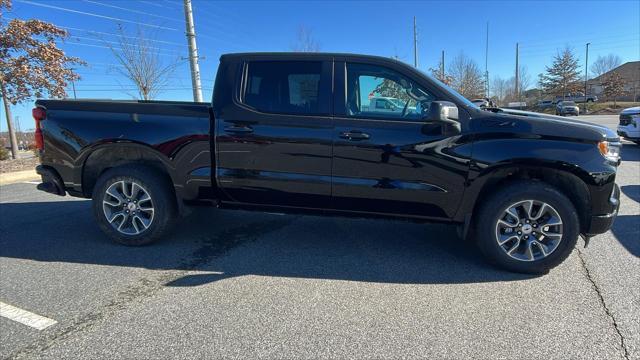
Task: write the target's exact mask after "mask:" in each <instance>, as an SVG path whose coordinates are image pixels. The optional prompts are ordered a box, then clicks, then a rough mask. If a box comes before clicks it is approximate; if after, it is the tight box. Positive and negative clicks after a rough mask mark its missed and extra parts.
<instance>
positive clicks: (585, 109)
mask: <svg viewBox="0 0 640 360" xmlns="http://www.w3.org/2000/svg"><path fill="white" fill-rule="evenodd" d="M589 45H591V43H587V54H586V56H585V58H584V112H585V113H586V112H587V78H588V77H589V73H588V72H587V69H588V68H589ZM634 100H635V99H634Z"/></svg>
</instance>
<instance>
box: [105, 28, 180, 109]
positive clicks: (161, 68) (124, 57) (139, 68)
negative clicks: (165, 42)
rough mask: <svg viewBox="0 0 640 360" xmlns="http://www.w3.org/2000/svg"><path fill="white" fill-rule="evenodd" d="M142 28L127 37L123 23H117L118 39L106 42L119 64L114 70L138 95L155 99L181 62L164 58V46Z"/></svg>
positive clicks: (145, 98) (147, 98)
mask: <svg viewBox="0 0 640 360" xmlns="http://www.w3.org/2000/svg"><path fill="white" fill-rule="evenodd" d="M151 43H152V41H151V40H150V39H149V38H147V37H146V36H145V34H144V32H143V31H142V29H141V28H139V27H138V28H137V31H136V36H127V34H126V32H125V29H124V27H123V26H121V25H119V26H118V40H117V41H116V42H115V45H114V43H113V42H105V44H106V45H107V46H108V47H109V49H111V53H112V54H113V56H114V57H115V58H116V60H117V62H118V64H119V65H120V66H117V67H115V71H116V72H118V73H120V74H121V75H122V76H124V77H125V78H127V79H128V80H129V81H131V82H132V83H133V85H135V87H136V89H137V91H138V96H137V97H138V98H139V99H142V100H151V99H154V98H155V97H156V96H158V94H159V93H160V92H162V89H163V88H164V87H165V86H166V85H167V83H168V82H169V77H170V76H171V74H172V73H173V72H174V71H175V69H176V67H177V66H178V64H179V59H178V58H176V59H173V60H168V61H163V59H162V55H161V51H160V50H161V48H159V47H157V46H153V45H152V44H151Z"/></svg>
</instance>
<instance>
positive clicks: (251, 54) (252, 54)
mask: <svg viewBox="0 0 640 360" xmlns="http://www.w3.org/2000/svg"><path fill="white" fill-rule="evenodd" d="M237 57H282V58H287V59H289V58H314V57H324V58H327V57H341V58H352V59H353V58H359V59H375V60H385V61H395V62H398V63H401V64H405V65H406V63H404V62H402V61H399V60H396V59H394V58H392V57H385V56H377V55H362V54H350V53H328V52H245V53H228V54H223V55H222V56H220V59H221V60H222V59H223V58H237Z"/></svg>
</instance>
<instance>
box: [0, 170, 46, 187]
mask: <svg viewBox="0 0 640 360" xmlns="http://www.w3.org/2000/svg"><path fill="white" fill-rule="evenodd" d="M38 179H40V175H38V174H36V171H35V170H24V171H13V172H8V173H2V174H0V185H7V184H14V183H17V182H21V181H30V180H38Z"/></svg>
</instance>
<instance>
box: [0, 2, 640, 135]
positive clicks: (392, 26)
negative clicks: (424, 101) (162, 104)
mask: <svg viewBox="0 0 640 360" xmlns="http://www.w3.org/2000/svg"><path fill="white" fill-rule="evenodd" d="M192 3H193V12H194V19H195V28H196V34H197V44H198V50H199V55H200V56H201V57H202V59H201V60H200V71H201V76H202V86H203V97H204V99H205V101H206V100H208V99H210V98H211V94H212V89H213V81H214V78H215V72H216V70H217V66H218V60H219V57H220V55H221V54H224V53H229V52H252V51H291V50H292V47H293V46H294V44H295V43H296V38H297V32H298V28H299V27H300V26H304V27H305V28H307V29H310V30H311V31H312V34H313V37H314V38H315V40H316V41H317V42H318V43H319V46H320V50H321V51H327V52H349V53H362V54H371V55H380V56H389V57H392V56H393V57H395V56H397V57H398V58H399V59H400V60H401V61H405V62H407V63H413V17H414V16H415V17H416V19H417V20H416V21H417V28H418V62H419V68H420V69H422V70H425V71H426V70H428V69H429V68H433V67H436V66H437V64H438V61H439V59H440V56H441V52H442V51H443V50H444V51H445V63H448V61H449V60H451V59H452V58H453V57H455V56H456V55H458V54H460V53H461V52H463V53H464V54H465V55H467V56H469V57H471V58H472V59H473V60H474V61H476V63H477V64H478V65H479V66H480V68H481V69H482V70H484V66H485V48H486V27H487V23H488V24H489V25H488V26H489V46H488V50H489V51H488V57H487V59H488V71H489V76H490V78H493V77H495V76H500V77H502V78H509V77H511V76H513V74H514V72H515V48H516V43H519V44H520V64H521V65H522V66H525V67H526V68H527V72H528V73H529V74H530V76H531V85H532V86H535V83H536V79H537V75H538V74H539V73H541V72H543V71H544V69H545V65H549V64H550V63H551V62H552V59H553V55H555V54H556V53H557V52H558V50H561V49H563V48H565V47H566V46H569V47H570V48H572V49H573V51H574V52H575V54H576V56H577V57H578V58H579V59H580V64H584V61H585V44H586V43H587V42H590V43H591V45H590V48H589V63H591V62H592V61H593V60H594V59H596V58H597V57H598V56H599V55H602V56H604V55H607V54H609V53H613V54H616V55H618V56H620V57H621V59H622V62H623V63H625V62H627V61H637V60H640V1H638V0H635V1H578V2H571V1H490V2H481V1H470V2H467V1H446V2H440V1H408V2H401V1H278V2H275V1H212V0H192ZM4 17H5V19H11V18H20V19H30V18H36V19H40V20H44V21H47V22H52V23H54V24H55V25H58V26H60V27H64V28H65V29H67V30H68V31H69V33H70V37H69V38H68V39H67V40H66V41H65V42H64V43H61V44H60V47H61V48H62V49H63V50H64V51H65V52H66V53H67V55H70V56H76V57H79V58H81V59H83V60H84V61H86V62H87V63H88V66H86V67H80V68H79V69H78V70H77V72H78V73H79V74H80V75H81V77H82V79H81V80H79V81H78V82H76V84H75V85H76V86H75V87H76V95H77V97H78V98H110V99H131V98H132V95H131V94H133V93H134V92H135V91H131V89H132V88H133V86H132V85H131V84H130V83H129V82H127V80H126V78H124V77H123V76H121V75H119V74H118V73H117V71H116V70H115V69H116V68H115V67H114V64H116V63H117V62H116V60H115V58H114V57H113V55H112V54H111V52H110V50H109V48H108V47H107V46H105V42H109V41H111V42H113V41H116V40H117V38H116V36H115V35H114V34H115V33H116V32H117V28H118V24H121V25H122V26H124V28H125V30H126V31H128V32H130V33H131V35H134V33H135V32H136V31H137V29H138V28H139V29H141V30H142V31H143V32H144V33H145V36H147V37H148V38H150V39H151V40H153V44H154V45H156V46H158V47H159V48H160V50H158V51H159V52H160V53H161V54H162V56H161V58H163V59H166V60H167V61H176V60H177V61H179V62H180V65H179V66H178V67H177V69H176V70H175V72H174V73H173V74H172V77H171V79H170V82H169V84H168V85H167V87H166V89H165V90H164V91H163V92H162V93H160V94H159V96H158V99H161V100H192V99H193V95H192V91H191V80H190V72H189V66H188V62H187V61H185V60H182V59H183V58H185V57H186V56H187V54H188V53H187V42H186V37H185V25H184V10H183V6H182V1H179V0H149V1H142V0H46V1H45V0H13V9H12V11H10V12H7V13H5V14H4ZM581 70H582V71H583V72H584V65H581ZM69 96H71V97H72V96H73V93H72V92H71V87H69ZM32 107H33V103H32V102H27V103H24V104H21V105H17V106H14V107H12V111H13V115H14V117H16V116H17V117H19V127H20V128H21V129H22V130H27V129H32V128H33V120H32V119H31V108H32ZM0 111H2V112H4V109H1V110H0ZM1 119H2V121H0V124H1V125H0V131H6V121H5V114H4V113H2V118H1Z"/></svg>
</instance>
